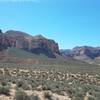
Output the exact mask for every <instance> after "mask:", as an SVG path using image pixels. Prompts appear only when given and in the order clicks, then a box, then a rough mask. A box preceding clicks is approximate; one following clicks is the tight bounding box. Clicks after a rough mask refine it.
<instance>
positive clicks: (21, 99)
mask: <svg viewBox="0 0 100 100" xmlns="http://www.w3.org/2000/svg"><path fill="white" fill-rule="evenodd" d="M14 100H31V98H30V97H29V96H28V95H27V94H26V93H25V92H24V91H22V90H18V91H17V92H16V94H15V97H14Z"/></svg>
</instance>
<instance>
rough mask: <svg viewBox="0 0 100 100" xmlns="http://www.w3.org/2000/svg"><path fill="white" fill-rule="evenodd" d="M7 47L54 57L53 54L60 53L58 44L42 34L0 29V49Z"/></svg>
mask: <svg viewBox="0 0 100 100" xmlns="http://www.w3.org/2000/svg"><path fill="white" fill-rule="evenodd" d="M8 47H14V48H20V49H23V50H26V51H28V52H32V53H35V54H44V55H46V56H48V57H51V58H55V57H56V56H55V54H58V55H59V54H60V51H59V46H58V44H57V43H56V42H55V41H54V40H51V39H46V38H45V37H43V36H42V35H37V36H31V35H29V34H27V33H24V32H20V31H14V30H9V31H6V32H5V33H3V32H2V31H0V50H1V51H2V50H4V49H7V48H8Z"/></svg>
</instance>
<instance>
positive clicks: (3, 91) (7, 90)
mask: <svg viewBox="0 0 100 100" xmlns="http://www.w3.org/2000/svg"><path fill="white" fill-rule="evenodd" d="M0 94H4V95H7V96H8V95H10V88H9V87H8V86H2V85H1V86H0Z"/></svg>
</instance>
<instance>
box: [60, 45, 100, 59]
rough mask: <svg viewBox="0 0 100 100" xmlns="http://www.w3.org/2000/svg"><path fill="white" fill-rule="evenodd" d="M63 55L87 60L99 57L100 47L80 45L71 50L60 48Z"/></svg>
mask: <svg viewBox="0 0 100 100" xmlns="http://www.w3.org/2000/svg"><path fill="white" fill-rule="evenodd" d="M61 54H62V55H63V56H68V57H73V58H75V59H78V60H88V59H95V58H97V57H100V47H90V46H81V47H75V48H73V49H72V50H61Z"/></svg>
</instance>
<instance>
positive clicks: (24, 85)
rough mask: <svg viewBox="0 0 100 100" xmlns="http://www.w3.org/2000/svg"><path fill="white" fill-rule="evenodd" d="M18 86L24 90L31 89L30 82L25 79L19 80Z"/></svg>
mask: <svg viewBox="0 0 100 100" xmlns="http://www.w3.org/2000/svg"><path fill="white" fill-rule="evenodd" d="M17 87H18V88H22V89H24V90H30V87H29V85H28V83H27V82H26V81H24V80H18V81H17Z"/></svg>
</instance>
